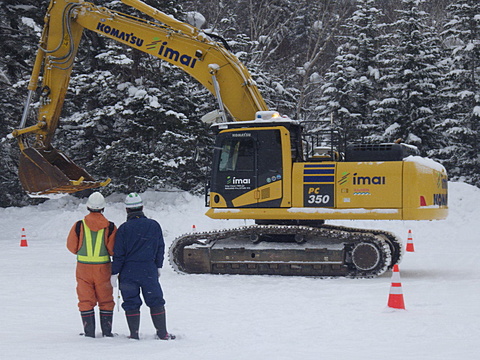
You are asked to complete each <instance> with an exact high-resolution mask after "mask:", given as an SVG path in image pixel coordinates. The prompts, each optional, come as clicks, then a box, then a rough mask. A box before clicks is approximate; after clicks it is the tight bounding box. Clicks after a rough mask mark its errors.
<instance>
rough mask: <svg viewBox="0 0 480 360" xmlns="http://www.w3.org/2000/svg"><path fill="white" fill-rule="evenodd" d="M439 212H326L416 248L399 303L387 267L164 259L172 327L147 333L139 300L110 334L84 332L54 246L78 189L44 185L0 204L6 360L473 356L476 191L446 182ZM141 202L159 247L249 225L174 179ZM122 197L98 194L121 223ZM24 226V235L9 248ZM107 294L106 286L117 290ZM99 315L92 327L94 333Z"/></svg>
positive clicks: (479, 317)
mask: <svg viewBox="0 0 480 360" xmlns="http://www.w3.org/2000/svg"><path fill="white" fill-rule="evenodd" d="M449 186H450V194H449V200H450V215H449V217H448V219H447V220H443V221H432V222H415V221H355V222H353V221H336V222H331V223H335V224H341V225H347V226H357V227H365V228H376V229H384V230H388V231H393V232H395V233H396V234H397V235H398V236H399V237H401V238H403V239H404V241H405V242H406V239H407V234H408V230H409V229H411V230H412V234H413V242H414V244H415V252H414V253H406V254H405V256H404V258H403V262H402V263H401V264H400V271H401V280H402V285H403V287H402V288H403V293H404V299H405V304H406V308H407V310H393V309H389V308H387V307H386V305H387V300H388V294H389V289H390V284H391V278H390V277H391V272H387V273H386V274H384V275H382V276H381V277H379V278H376V279H364V280H353V279H344V278H339V279H316V278H305V277H296V278H295V277H278V276H240V275H236V276H228V275H227V276H225V275H181V274H177V273H175V272H174V271H173V270H172V268H171V267H170V265H169V264H168V262H166V263H165V265H164V271H163V272H162V278H161V282H162V285H163V288H164V291H165V298H166V300H167V321H168V325H169V331H171V332H172V333H174V334H176V335H177V336H178V339H177V340H175V341H170V342H163V341H156V340H153V335H154V328H153V325H152V323H151V320H150V318H149V313H148V309H147V308H146V307H142V320H141V325H140V336H141V340H140V341H134V340H129V339H127V338H126V335H127V334H128V330H127V325H126V321H125V319H124V314H123V311H122V310H120V311H119V312H117V311H116V310H115V314H114V325H113V328H114V332H116V333H118V334H119V336H118V337H116V338H113V339H111V338H96V339H87V338H84V337H81V336H78V333H80V331H81V330H82V329H81V323H80V315H79V313H78V310H77V307H76V303H77V299H76V293H75V277H74V272H75V257H74V256H73V255H72V254H70V253H69V252H68V251H67V249H66V248H65V238H66V236H67V233H68V231H69V229H70V227H71V226H72V225H73V223H74V222H75V221H76V220H78V219H80V218H82V217H83V216H84V215H85V213H86V207H85V200H79V199H77V198H75V197H72V196H64V197H61V198H55V199H52V200H49V201H47V202H45V203H44V204H42V205H39V206H32V207H25V208H7V209H0V219H1V220H0V230H1V231H0V243H1V248H2V251H0V263H1V264H2V271H1V273H0V283H1V284H2V291H1V292H0V305H1V308H2V321H1V324H0V336H1V339H2V341H1V345H0V349H1V353H2V357H3V358H5V359H16V360H20V359H29V360H30V359H49V360H50V359H62V360H69V359H79V358H96V359H102V360H107V359H115V360H118V359H130V358H141V359H157V358H162V359H168V360H177V359H178V360H185V359H209V360H216V359H218V360H220V359H221V360H225V359H258V360H264V359H269V358H271V359H289V360H292V359H302V360H306V359H312V360H314V359H315V360H317V359H329V358H331V359H340V360H342V359H369V360H370V359H373V360H375V359H389V360H395V359H399V360H400V359H422V360H425V359H432V360H433V359H435V360H442V359H443V360H451V359H454V358H458V359H473V358H476V357H478V355H477V353H478V351H477V349H476V342H477V339H478V338H479V336H480V325H479V324H480V308H479V306H478V304H479V300H480V286H479V282H480V275H479V274H480V242H479V241H478V236H479V235H478V225H477V224H478V217H479V214H480V210H479V209H478V204H479V203H480V190H479V189H477V188H475V187H472V186H468V185H465V184H460V183H450V184H449ZM143 197H144V198H145V202H146V210H145V212H146V214H147V215H148V216H150V217H153V218H155V219H157V220H158V221H159V222H160V223H161V224H162V226H163V229H164V234H165V237H166V242H167V246H168V245H169V244H170V243H171V242H172V240H173V239H174V238H175V237H176V236H179V235H181V234H182V233H185V232H190V231H191V229H192V226H193V225H195V226H196V228H197V230H198V231H204V230H213V229H221V228H228V227H235V226H238V225H244V224H247V225H249V224H251V222H244V221H233V220H231V221H221V220H211V219H208V218H207V217H206V216H204V215H203V214H204V212H205V211H206V209H205V208H204V200H203V198H202V197H196V196H192V195H189V194H186V193H183V192H147V193H145V194H143ZM122 200H123V196H121V195H112V196H110V197H108V198H107V204H108V208H107V210H106V216H107V217H108V218H109V219H110V220H112V221H115V222H116V223H117V224H120V223H121V222H122V221H123V220H124V218H125V214H124V206H123V204H122ZM22 228H25V234H26V238H27V240H28V245H29V246H28V247H20V246H19V244H20V236H21V229H22ZM115 295H116V294H115ZM98 327H99V325H97V333H99V329H98Z"/></svg>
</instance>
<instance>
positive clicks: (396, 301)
mask: <svg viewBox="0 0 480 360" xmlns="http://www.w3.org/2000/svg"><path fill="white" fill-rule="evenodd" d="M388 307H390V308H394V309H403V310H405V302H404V301H403V292H402V282H401V280H400V270H399V268H398V265H394V266H393V273H392V286H391V287H390V295H389V297H388Z"/></svg>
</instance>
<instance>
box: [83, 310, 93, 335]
mask: <svg viewBox="0 0 480 360" xmlns="http://www.w3.org/2000/svg"><path fill="white" fill-rule="evenodd" d="M80 315H81V316H82V324H83V331H84V333H83V335H85V336H87V337H92V338H94V337H95V312H94V311H93V309H92V310H88V311H80Z"/></svg>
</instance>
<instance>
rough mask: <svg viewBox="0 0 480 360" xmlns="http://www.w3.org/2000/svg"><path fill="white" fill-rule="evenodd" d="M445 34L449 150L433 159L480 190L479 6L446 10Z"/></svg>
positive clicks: (466, 2)
mask: <svg viewBox="0 0 480 360" xmlns="http://www.w3.org/2000/svg"><path fill="white" fill-rule="evenodd" d="M447 13H448V14H449V18H448V22H447V23H446V25H445V29H444V32H443V34H442V35H443V37H444V45H445V53H446V57H445V58H446V60H445V65H446V67H447V72H446V75H445V80H444V87H443V89H442V99H443V114H444V117H443V121H442V122H441V123H440V124H439V125H438V129H439V130H441V131H443V132H444V133H445V134H446V135H447V137H448V146H446V147H444V148H440V149H438V150H437V151H435V152H434V153H433V155H434V156H435V157H437V158H439V159H441V161H442V162H443V164H444V165H445V167H446V168H447V170H448V172H449V176H450V177H451V178H452V179H461V180H464V181H466V182H468V183H470V184H473V185H476V186H480V159H479V153H480V145H479V143H480V123H479V121H480V92H479V88H480V60H479V59H480V18H479V14H480V3H479V2H478V1H475V0H458V1H456V2H455V3H453V4H451V5H450V6H448V8H447Z"/></svg>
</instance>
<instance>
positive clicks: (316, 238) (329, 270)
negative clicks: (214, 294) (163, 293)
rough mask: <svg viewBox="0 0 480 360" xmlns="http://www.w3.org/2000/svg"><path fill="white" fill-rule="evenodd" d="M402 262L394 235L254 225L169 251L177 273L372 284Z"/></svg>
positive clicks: (188, 240)
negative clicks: (350, 280)
mask: <svg viewBox="0 0 480 360" xmlns="http://www.w3.org/2000/svg"><path fill="white" fill-rule="evenodd" d="M401 256H402V243H401V241H400V240H399V239H398V238H397V237H396V236H395V235H394V234H392V233H389V232H386V231H381V230H366V229H356V228H349V227H343V226H333V225H322V226H321V227H308V226H296V225H295V226H284V225H252V226H245V227H240V228H235V229H227V230H218V231H211V232H203V233H202V232H200V233H197V232H196V233H190V234H185V235H182V236H180V237H178V238H176V239H175V240H174V241H173V243H172V245H171V246H170V250H169V260H170V263H171V265H172V266H173V268H174V269H175V270H176V271H177V272H180V273H188V274H205V273H210V274H245V275H286V276H316V277H329V278H330V277H348V278H371V277H376V276H379V275H381V274H383V273H384V272H385V271H386V270H387V269H389V268H391V267H393V265H395V264H397V263H398V262H399V261H400V259H401Z"/></svg>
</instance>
